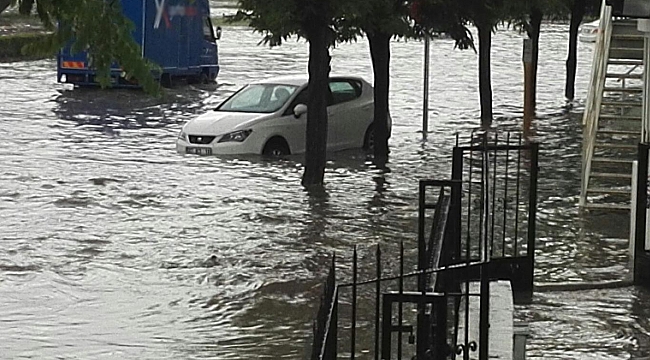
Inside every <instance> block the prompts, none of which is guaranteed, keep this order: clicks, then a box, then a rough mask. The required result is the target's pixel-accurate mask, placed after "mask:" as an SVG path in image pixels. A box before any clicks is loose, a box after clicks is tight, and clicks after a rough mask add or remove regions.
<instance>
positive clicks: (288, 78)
mask: <svg viewBox="0 0 650 360" xmlns="http://www.w3.org/2000/svg"><path fill="white" fill-rule="evenodd" d="M330 79H352V80H358V81H362V82H364V83H367V81H365V80H364V79H363V78H362V77H360V76H354V75H335V74H332V75H330ZM308 81H309V75H306V74H305V75H302V74H301V75H284V76H275V77H271V78H267V79H263V80H257V81H253V82H252V84H286V85H295V86H302V85H304V84H307V82H308Z"/></svg>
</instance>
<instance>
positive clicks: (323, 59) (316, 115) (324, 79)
mask: <svg viewBox="0 0 650 360" xmlns="http://www.w3.org/2000/svg"><path fill="white" fill-rule="evenodd" d="M308 27H309V29H307V37H308V40H309V64H308V69H309V85H308V86H309V100H308V103H307V135H306V151H305V173H304V174H303V177H302V185H303V186H305V187H312V186H319V185H322V184H323V179H324V177H325V163H326V160H327V98H328V96H327V95H328V92H329V64H330V56H329V42H328V28H327V26H326V25H325V23H324V22H322V21H313V22H312V23H311V24H310V25H308Z"/></svg>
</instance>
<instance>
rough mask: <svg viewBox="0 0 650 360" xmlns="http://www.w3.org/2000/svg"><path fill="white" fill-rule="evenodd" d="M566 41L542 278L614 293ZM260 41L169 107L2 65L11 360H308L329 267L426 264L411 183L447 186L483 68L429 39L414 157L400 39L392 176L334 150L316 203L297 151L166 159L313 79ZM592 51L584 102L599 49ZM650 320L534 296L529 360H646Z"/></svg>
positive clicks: (512, 71)
mask: <svg viewBox="0 0 650 360" xmlns="http://www.w3.org/2000/svg"><path fill="white" fill-rule="evenodd" d="M566 30H567V26H565V25H549V26H546V27H545V29H544V32H543V34H542V44H543V46H542V49H541V51H542V53H541V59H543V61H542V62H541V64H540V79H539V86H540V89H539V94H538V104H539V109H538V112H539V119H538V120H536V122H535V124H534V125H535V128H534V130H535V132H536V134H537V137H538V139H539V141H540V142H541V144H542V145H541V153H540V184H539V206H538V215H539V218H538V244H539V250H538V254H537V261H538V262H537V270H536V276H537V280H538V281H544V282H552V281H570V280H611V279H620V278H621V277H623V276H624V275H626V274H627V270H626V269H625V265H626V263H627V252H626V249H627V243H626V241H625V240H624V239H625V238H626V237H627V231H628V230H627V226H628V223H627V220H628V219H627V218H626V216H625V215H622V214H607V215H597V214H596V215H589V216H586V215H581V214H580V213H579V212H578V210H577V201H578V193H579V183H580V180H579V176H580V174H579V173H580V142H579V139H580V137H581V126H580V111H581V110H580V109H581V104H580V103H576V104H574V105H575V107H574V108H567V107H566V104H565V103H564V99H563V96H562V91H563V88H564V84H563V78H564V70H563V69H564V58H565V48H566V37H567V35H566ZM521 39H522V37H521V35H519V34H517V33H515V32H512V31H506V30H502V31H498V32H497V33H496V35H495V37H494V49H493V56H494V65H493V66H494V69H493V71H494V100H495V114H496V117H497V120H496V122H495V125H497V126H498V128H499V129H502V130H518V129H519V127H520V123H521V115H522V114H521V107H520V104H521V101H522V98H523V96H522V89H523V84H522V79H523V76H522V73H523V72H522V69H521V65H520V59H521V54H520V51H521V45H520V44H521ZM258 42H259V36H258V35H256V34H253V33H252V32H251V31H250V30H248V29H245V28H228V29H226V30H224V37H223V39H222V40H221V43H220V55H221V60H222V64H221V65H222V72H221V73H220V74H219V78H218V83H219V84H218V85H216V86H201V87H195V86H192V87H180V88H176V89H172V90H170V91H168V92H167V93H166V95H165V96H164V97H163V98H161V99H152V98H149V97H146V96H143V95H142V94H141V93H139V92H137V91H127V90H118V91H101V90H97V89H74V90H72V89H71V88H69V87H68V86H66V85H61V84H57V83H56V82H55V74H54V69H55V64H54V63H53V62H52V61H49V60H44V61H37V62H26V63H14V64H0V74H1V76H2V78H3V82H2V83H0V94H1V95H0V100H1V101H0V142H1V143H2V144H3V145H4V146H2V147H0V158H2V161H1V162H0V212H1V214H2V219H1V220H0V225H1V229H2V235H1V236H2V238H1V239H2V247H1V248H0V295H1V296H0V299H1V300H0V322H1V325H2V326H0V338H2V339H3V342H2V343H1V344H0V354H3V357H7V358H17V357H35V358H56V357H65V358H68V357H78V358H116V357H118V356H119V357H123V358H128V359H136V358H138V359H139V358H156V359H161V358H213V359H248V358H267V359H279V358H287V359H297V358H304V357H305V356H304V354H306V353H307V351H308V344H307V340H309V337H310V335H311V326H312V325H311V319H312V316H313V314H314V311H315V307H316V305H317V301H318V298H319V296H320V287H319V286H320V282H321V280H322V279H323V277H324V275H325V272H326V270H327V264H328V263H329V261H330V257H331V254H332V253H336V255H337V257H339V258H341V259H342V260H344V262H345V261H346V259H348V258H349V257H350V253H349V250H350V249H351V247H352V246H353V245H354V244H357V245H358V246H359V251H360V254H359V256H360V258H362V259H363V258H364V257H367V258H372V257H373V256H374V245H376V244H378V243H379V244H382V248H383V249H385V252H386V253H385V256H386V257H388V258H389V259H390V257H391V255H394V254H395V253H396V251H397V249H398V244H399V243H400V242H404V244H405V246H406V248H407V253H409V252H413V251H414V249H415V241H416V238H417V235H416V234H417V198H416V196H417V186H418V184H417V180H418V179H420V178H425V177H426V178H438V179H443V178H448V177H449V175H450V164H451V149H452V146H453V144H454V143H455V134H456V133H461V134H467V133H469V132H470V131H471V129H473V128H475V127H476V126H477V125H478V115H479V110H478V93H477V82H476V78H477V76H476V54H474V53H472V52H468V51H465V52H462V51H456V50H453V42H452V41H449V40H435V41H434V42H433V44H432V53H431V55H432V63H433V64H435V66H433V67H432V69H431V76H432V78H431V84H430V89H431V103H430V126H431V127H430V129H429V130H430V135H429V140H428V141H426V142H423V141H422V140H421V134H420V133H419V131H420V130H421V129H420V127H421V121H420V119H421V108H422V106H421V100H422V94H421V88H422V86H421V84H422V80H421V73H422V71H421V69H422V63H421V60H420V59H421V57H422V45H421V44H420V43H419V42H416V41H410V42H394V43H393V46H392V51H393V53H392V65H391V66H392V68H391V72H392V83H391V98H390V103H391V114H392V116H393V119H394V128H393V136H392V138H391V140H390V145H391V151H392V152H391V158H390V161H389V163H388V164H387V165H386V168H383V169H379V168H376V167H374V166H373V165H372V164H371V163H369V162H368V161H367V159H366V154H365V153H364V152H363V151H360V150H352V151H345V152H341V153H335V154H329V160H328V169H327V174H326V181H327V184H326V186H325V191H324V192H322V193H317V194H314V193H308V192H306V191H305V190H304V189H303V188H302V187H301V186H300V178H301V175H302V165H301V162H302V157H301V156H294V157H289V158H288V159H287V160H284V161H269V160H266V159H263V158H261V157H259V156H229V157H193V156H181V155H178V154H176V153H175V146H174V142H175V139H176V136H177V135H178V132H179V131H180V128H181V126H182V125H183V124H184V123H185V122H186V121H187V120H188V119H190V118H192V117H193V116H196V115H197V114H200V113H203V112H205V111H207V110H209V109H211V108H213V107H215V106H216V104H218V103H219V102H220V101H222V100H223V99H225V98H226V97H227V96H228V95H230V94H232V93H233V92H234V91H236V90H237V89H238V88H239V87H240V86H242V85H244V84H245V83H247V82H249V81H251V80H257V79H261V78H264V77H267V76H272V75H278V74H287V73H295V72H299V73H304V72H305V71H306V65H307V56H308V54H307V45H306V44H304V43H302V42H291V41H290V42H287V43H286V44H285V45H283V46H282V47H278V48H273V49H268V48H266V47H262V46H258V45H257V43H258ZM580 46H581V48H580V68H579V73H578V83H577V89H578V94H577V96H578V98H584V97H585V93H586V86H587V83H588V76H587V68H588V66H589V64H590V53H591V48H590V47H589V46H590V45H589V44H582V43H581V44H580ZM332 56H333V59H332V69H333V70H334V72H337V73H353V74H360V75H362V76H364V77H366V78H367V79H372V68H371V65H370V60H369V56H368V46H367V44H366V42H365V41H364V40H361V41H360V42H358V43H352V44H344V45H340V46H339V47H337V48H336V49H334V50H333V51H332ZM364 272H369V270H367V269H362V273H364ZM348 273H349V268H348V267H346V266H342V268H341V270H340V272H339V274H341V276H346V274H348ZM648 304H650V296H648V294H647V293H646V292H643V291H641V290H636V289H616V290H606V291H605V290H603V291H583V292H575V293H543V294H539V295H536V298H535V303H534V304H533V305H532V306H530V307H526V308H523V309H522V318H524V319H525V320H527V321H529V322H531V324H532V332H533V334H532V338H531V339H530V340H529V344H530V348H531V354H530V357H531V358H540V359H542V358H543V359H552V358H557V359H576V358H584V359H596V358H602V359H615V358H616V359H618V358H622V357H630V356H632V357H636V358H639V357H643V356H647V353H648V351H650V350H649V347H648V343H649V341H648V340H649V339H648V336H647V334H648V331H649V330H650V324H648V323H647V318H648V314H647V310H646V309H648V308H650V307H649V306H648ZM557 310H560V311H557ZM560 339H561V340H560Z"/></svg>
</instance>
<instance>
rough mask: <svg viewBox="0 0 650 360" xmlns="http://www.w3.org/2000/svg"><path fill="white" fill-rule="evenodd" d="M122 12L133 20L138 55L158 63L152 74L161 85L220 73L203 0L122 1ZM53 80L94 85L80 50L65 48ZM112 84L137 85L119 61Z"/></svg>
mask: <svg viewBox="0 0 650 360" xmlns="http://www.w3.org/2000/svg"><path fill="white" fill-rule="evenodd" d="M121 5H122V11H123V13H124V15H125V16H126V17H127V18H128V19H130V20H131V21H132V22H133V24H134V25H135V29H134V31H133V38H134V39H135V41H136V42H137V43H138V44H139V45H140V47H141V49H142V56H143V57H144V58H147V59H148V60H150V61H152V62H154V63H156V64H158V65H159V66H160V68H161V72H160V73H158V72H156V73H155V74H154V76H155V77H156V78H157V79H159V80H160V81H161V83H162V84H163V85H166V83H169V84H171V82H172V81H173V80H175V79H177V78H184V79H187V80H188V81H202V82H207V81H214V79H216V77H217V74H218V73H219V55H218V47H217V39H218V38H219V37H220V36H221V34H220V33H221V29H220V28H217V29H214V27H213V26H212V21H211V20H210V5H209V3H208V0H121ZM57 79H58V81H59V82H63V83H70V84H75V85H97V82H96V81H95V72H94V70H93V69H92V68H89V67H88V59H87V54H86V53H85V52H81V53H76V54H72V53H71V51H70V47H69V46H68V47H65V48H63V49H61V51H60V52H59V54H58V56H57ZM111 84H112V85H113V86H115V87H121V86H124V87H129V86H137V84H136V83H133V82H131V81H129V80H127V79H125V78H124V76H123V73H122V70H120V68H119V65H117V64H115V65H114V66H113V67H111Z"/></svg>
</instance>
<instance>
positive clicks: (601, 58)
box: [580, 0, 613, 206]
mask: <svg viewBox="0 0 650 360" xmlns="http://www.w3.org/2000/svg"><path fill="white" fill-rule="evenodd" d="M612 24H613V22H612V7H611V6H607V5H606V3H605V0H603V2H602V6H601V11H600V24H599V25H598V36H597V38H596V44H595V48H594V55H593V60H592V65H591V79H590V80H589V89H588V93H587V101H586V103H585V112H584V116H583V118H582V125H583V126H584V129H583V145H582V181H581V186H580V206H585V205H586V203H587V189H588V188H589V178H590V176H591V160H592V158H593V156H594V147H595V141H596V131H597V130H598V119H599V117H600V108H601V105H602V101H603V89H604V87H605V81H606V75H607V60H608V58H609V48H610V44H611V40H612V28H613V25H612Z"/></svg>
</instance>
